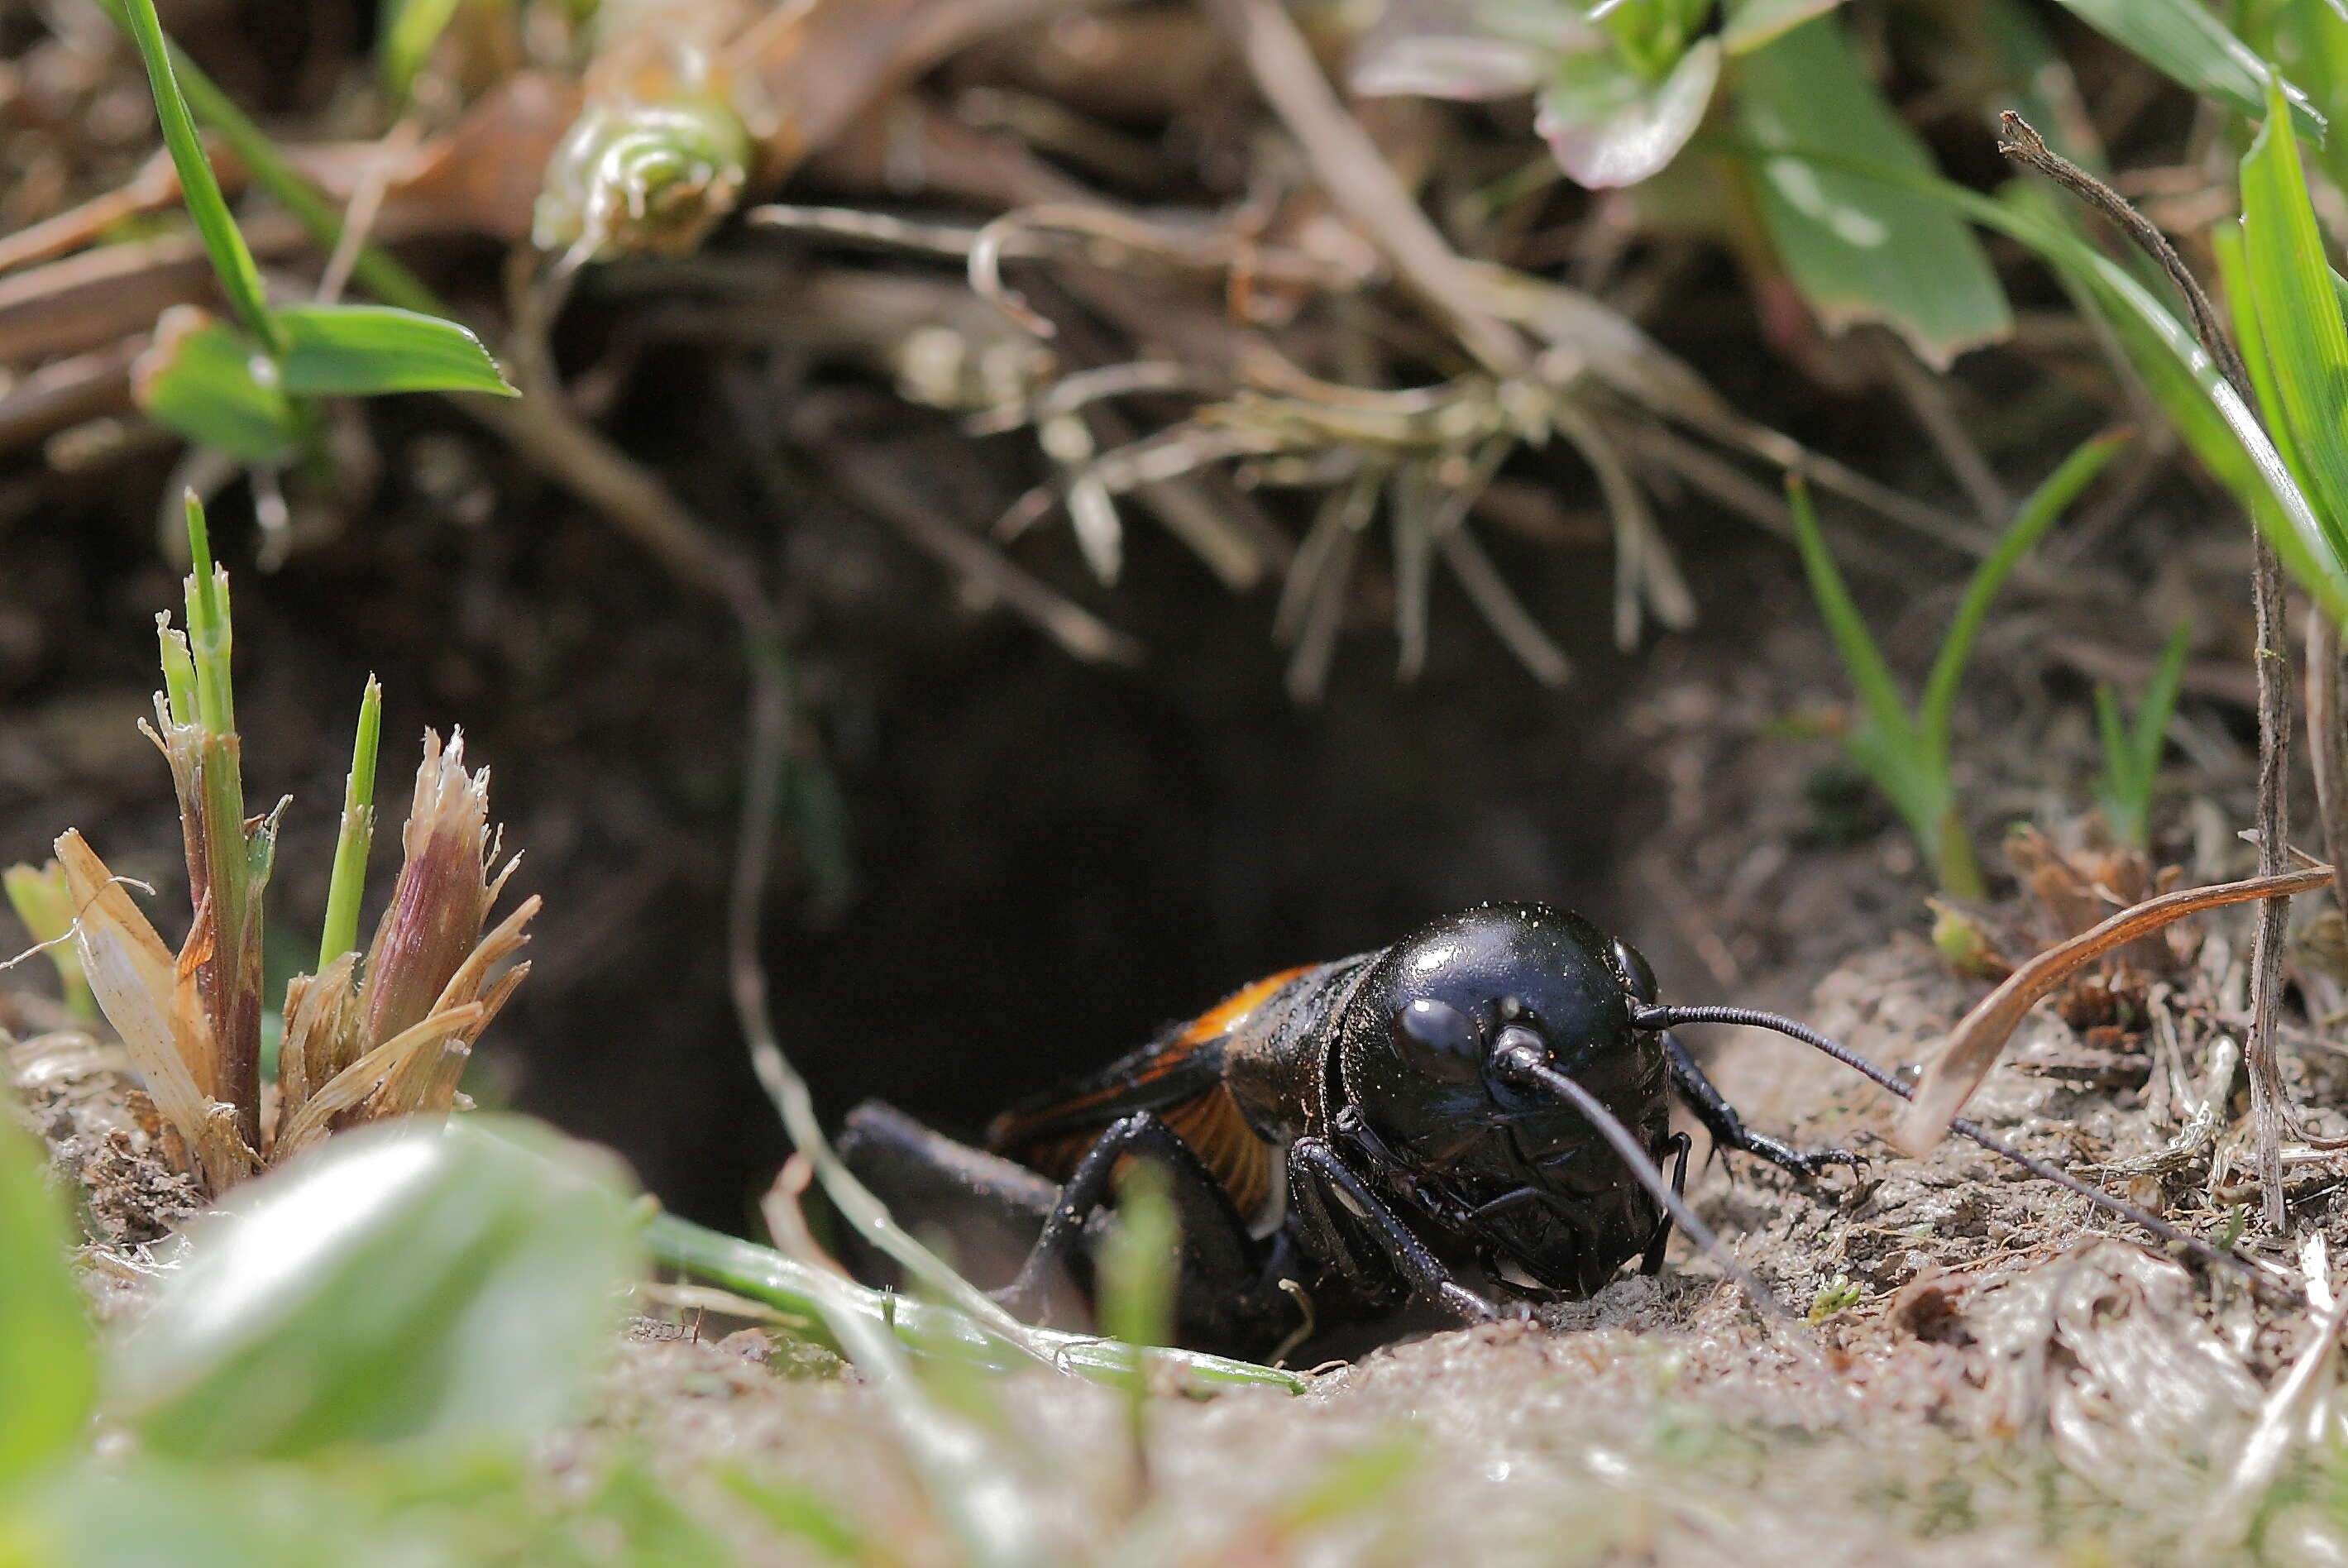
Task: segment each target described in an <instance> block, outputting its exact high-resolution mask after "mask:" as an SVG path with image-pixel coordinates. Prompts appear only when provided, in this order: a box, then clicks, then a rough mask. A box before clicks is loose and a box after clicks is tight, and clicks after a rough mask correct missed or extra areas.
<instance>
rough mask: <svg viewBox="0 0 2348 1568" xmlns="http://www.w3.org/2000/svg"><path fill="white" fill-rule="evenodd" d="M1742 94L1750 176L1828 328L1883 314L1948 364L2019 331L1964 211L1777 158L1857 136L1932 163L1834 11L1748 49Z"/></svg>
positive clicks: (1920, 164) (1787, 259) (1888, 159)
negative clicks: (1756, 154) (1862, 65)
mask: <svg viewBox="0 0 2348 1568" xmlns="http://www.w3.org/2000/svg"><path fill="white" fill-rule="evenodd" d="M1735 98H1736V111H1737V116H1738V119H1739V120H1740V122H1741V123H1742V124H1743V126H1744V128H1745V131H1746V136H1747V137H1748V138H1749V139H1751V141H1752V142H1753V143H1754V144H1755V145H1756V146H1757V147H1759V148H1760V149H1761V150H1762V152H1761V156H1760V158H1759V159H1758V160H1757V161H1756V164H1755V166H1754V180H1753V186H1754V190H1755V192H1756V197H1757V199H1758V201H1759V203H1760V208H1761V215H1762V220H1763V222H1764V223H1765V224H1766V226H1767V228H1768V231H1769V236H1770V239H1771V242H1773V243H1774V244H1775V245H1776V250H1777V254H1778V257H1779V259H1780V260H1782V261H1783V262H1784V263H1785V264H1786V270H1787V273H1789V274H1790V275H1791V276H1792V278H1793V281H1794V284H1795V286H1796V287H1797V288H1798V289H1800V290H1801V293H1802V297H1803V298H1804V299H1805V300H1807V301H1808V302H1809V305H1810V308H1811V309H1812V310H1814V311H1816V312H1817V313H1818V318H1819V319H1820V321H1822V322H1823V323H1824V324H1825V325H1827V327H1828V330H1830V331H1839V330H1841V329H1842V328H1843V327H1845V326H1847V325H1850V324H1852V323H1854V322H1860V321H1879V322H1882V323H1884V324H1886V325H1890V326H1891V327H1893V328H1894V329H1896V330H1897V331H1898V332H1899V333H1900V335H1902V336H1903V337H1905V338H1907V339H1908V341H1909V343H1910V345H1911V346H1914V348H1915V350H1916V352H1917V353H1918V354H1919V355H1920V356H1922V357H1923V358H1924V359H1925V360H1927V361H1928V362H1930V363H1931V364H1932V365H1935V366H1941V367H1944V368H1945V367H1946V366H1947V365H1948V364H1949V362H1950V361H1951V360H1952V359H1953V358H1954V357H1955V356H1957V355H1959V354H1961V353H1962V352H1963V351H1964V350H1966V349H1968V348H1972V347H1976V346H1980V345H1982V344H1984V343H1991V342H1994V341H1996V340H1998V339H2000V338H2003V337H2004V336H2005V335H2007V334H2008V333H2009V332H2011V331H2012V330H2013V315H2012V314H2011V313H2010V312H2009V311H2008V310H2007V308H2006V304H2005V294H2004V291H2003V289H2001V288H2000V287H1999V286H1998V281H1997V274H1996V273H1995V272H1994V271H1993V269H1992V268H1991V266H1990V263H1989V257H1988V256H1987V254H1986V253H1983V252H1982V247H1981V243H1980V242H1979V241H1977V240H1976V239H1975V238H1974V237H1973V234H1972V231H1971V230H1970V229H1968V228H1967V227H1966V226H1965V225H1964V223H1963V222H1961V221H1960V220H1959V219H1958V218H1957V217H1956V216H1955V215H1954V214H1952V213H1951V212H1949V211H1947V210H1946V209H1944V208H1942V207H1941V206H1940V205H1939V204H1938V203H1936V202H1934V201H1931V200H1929V199H1927V198H1924V197H1921V196H1918V195H1914V194H1911V193H1910V192H1908V191H1902V190H1899V189H1897V188H1895V187H1893V186H1890V185H1887V184H1885V183H1884V182H1882V181H1869V180H1852V179H1850V178H1848V177H1847V176H1844V175H1841V174H1838V173H1835V172H1833V171H1831V170H1826V169H1824V168H1822V167H1820V166H1819V165H1818V163H1816V162H1815V161H1812V160H1807V159H1802V158H1797V157H1786V156H1780V154H1781V153H1783V152H1784V151H1786V150H1790V149H1796V148H1807V147H1844V146H1858V147H1863V148H1866V149H1867V150H1868V151H1869V156H1870V157H1871V158H1873V159H1875V160H1879V161H1881V162H1883V163H1886V164H1888V165H1890V166H1893V167H1897V168H1900V169H1903V170H1907V171H1909V172H1910V173H1912V174H1916V175H1920V176H1929V175H1931V172H1932V168H1933V165H1932V160H1931V153H1930V152H1928V151H1927V150H1925V148H1924V145H1923V143H1922V142H1921V141H1919V140H1918V139H1917V138H1916V135H1915V133H1914V132H1913V131H1911V130H1910V129H1908V127H1907V126H1906V125H1905V124H1903V123H1902V122H1901V121H1900V118H1899V117H1898V116H1897V115H1895V114H1893V113H1892V111H1891V109H1890V106H1889V105H1887V104H1886V103H1885V102H1884V101H1883V96H1882V94H1881V93H1880V92H1879V90H1878V89H1877V88H1876V86H1875V84H1874V83H1873V82H1871V81H1869V79H1868V78H1867V76H1866V75H1865V73H1863V72H1862V71H1861V70H1860V69H1859V63H1858V62H1857V61H1856V60H1855V59H1853V58H1852V57H1851V53H1850V48H1849V45H1848V44H1847V43H1846V42H1845V41H1844V38H1843V34H1842V29H1841V26H1840V25H1839V23H1838V21H1837V19H1836V18H1834V17H1832V16H1822V17H1820V18H1818V20H1816V21H1812V22H1807V23H1805V24H1803V25H1802V26H1798V27H1795V28H1793V29H1792V30H1790V31H1788V32H1787V33H1786V34H1784V35H1783V36H1780V37H1778V38H1777V39H1776V41H1775V42H1773V43H1771V44H1770V45H1769V46H1767V47H1766V48H1761V49H1756V50H1755V51H1754V52H1753V53H1752V54H1750V55H1747V56H1746V57H1745V59H1744V61H1743V64H1742V68H1741V69H1740V70H1739V71H1738V73H1737V78H1736V83H1735Z"/></svg>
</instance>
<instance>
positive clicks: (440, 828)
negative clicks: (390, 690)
mask: <svg viewBox="0 0 2348 1568" xmlns="http://www.w3.org/2000/svg"><path fill="white" fill-rule="evenodd" d="M400 846H401V848H402V849H403V850H404V851H406V854H407V861H406V862H405V863H404V864H403V865H402V866H401V867H400V870H399V882H398V883H397V885H396V886H395V887H394V888H393V890H392V894H391V907H390V908H389V909H386V911H385V912H384V915H383V921H382V923H380V924H379V925H377V926H376V934H375V942H374V944H373V945H371V946H370V947H369V948H368V949H367V959H366V988H365V993H364V1002H363V1018H364V1023H363V1025H362V1030H363V1033H364V1036H365V1037H366V1039H369V1040H373V1041H382V1040H387V1039H389V1038H390V1037H392V1036H394V1035H396V1034H398V1033H399V1032H400V1031H401V1030H403V1029H406V1028H407V1027H409V1026H412V1025H414V1024H416V1023H417V1022H418V1021H419V1020H421V1019H422V1018H423V1017H424V1016H425V1015H426V1014H427V1013H429V1012H431V1011H432V1007H433V1004H434V1003H435V1002H436V1001H438V998H439V996H440V994H441V992H442V991H443V990H445V989H446V988H447V987H448V982H449V981H450V980H451V979H452V978H454V977H455V975H457V973H458V970H459V969H460V968H461V967H462V966H463V965H464V964H465V962H466V960H467V959H469V957H471V956H472V954H473V946H474V944H476V943H478V942H479V940H480V937H481V927H482V925H483V923H485V922H486V921H487V920H488V918H489V906H490V904H492V903H495V902H496V900H497V895H498V892H499V889H500V888H502V887H503V886H504V885H505V879H506V878H507V877H508V876H509V875H510V874H512V871H513V867H514V864H515V863H516V862H514V861H509V862H507V865H506V867H505V869H504V870H503V871H501V872H499V873H498V875H497V877H496V878H495V880H491V879H490V877H489V874H488V871H487V861H488V857H489V853H490V851H491V849H492V845H491V843H490V840H489V769H486V768H484V769H481V770H480V772H479V773H477V774H473V775H470V776H469V775H467V773H466V772H465V737H464V733H463V731H461V730H459V731H457V732H455V733H453V734H452V735H450V737H449V738H448V748H447V749H446V750H443V749H442V748H441V745H440V738H439V736H438V735H437V734H435V733H433V732H432V731H429V730H427V731H426V732H425V736H424V761H423V764H422V766H421V767H419V768H417V770H416V797H415V802H414V804H413V805H412V806H411V807H410V808H409V810H408V816H407V826H406V827H405V828H403V829H401V830H400Z"/></svg>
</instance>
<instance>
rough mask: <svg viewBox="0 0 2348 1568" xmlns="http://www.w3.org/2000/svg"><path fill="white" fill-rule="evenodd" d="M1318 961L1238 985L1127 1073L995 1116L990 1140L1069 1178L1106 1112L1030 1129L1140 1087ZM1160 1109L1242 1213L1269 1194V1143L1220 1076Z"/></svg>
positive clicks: (1003, 1150)
mask: <svg viewBox="0 0 2348 1568" xmlns="http://www.w3.org/2000/svg"><path fill="white" fill-rule="evenodd" d="M1311 968H1313V965H1309V964H1304V965H1298V966H1297V967H1295V968H1293V969H1283V970H1282V971H1281V972H1280V973H1279V974H1277V975H1266V976H1265V977H1264V978H1262V979H1261V980H1258V981H1256V982H1254V983H1253V984H1251V985H1243V986H1241V988H1240V989H1239V990H1237V991H1234V992H1232V993H1231V995H1229V996H1227V997H1225V998H1224V999H1223V1000H1222V1001H1220V1002H1218V1003H1217V1004H1215V1006H1212V1007H1210V1008H1209V1009H1208V1010H1207V1011H1206V1012H1204V1013H1201V1014H1200V1015H1199V1016H1197V1017H1196V1018H1193V1019H1191V1020H1190V1022H1189V1023H1188V1024H1186V1025H1184V1026H1182V1027H1181V1028H1180V1029H1179V1030H1178V1031H1176V1032H1175V1033H1174V1034H1173V1035H1172V1036H1171V1037H1169V1038H1168V1039H1167V1041H1166V1043H1165V1044H1163V1045H1161V1046H1159V1047H1158V1048H1157V1049H1156V1050H1154V1051H1152V1052H1150V1053H1149V1055H1148V1057H1146V1058H1144V1059H1143V1060H1142V1061H1141V1062H1139V1063H1138V1064H1137V1065H1136V1066H1135V1068H1133V1070H1132V1072H1131V1074H1130V1075H1129V1076H1128V1077H1126V1078H1123V1079H1121V1080H1119V1081H1117V1082H1115V1083H1111V1084H1107V1085H1105V1086H1103V1087H1102V1088H1098V1089H1096V1090H1094V1091H1092V1092H1091V1093H1088V1094H1085V1095H1080V1096H1077V1097H1076V1098H1074V1099H1064V1100H1060V1101H1058V1102H1056V1103H1055V1104H1052V1105H1049V1106H1045V1107H1043V1108H1041V1109H1037V1110H1034V1111H1030V1112H1026V1113H1025V1114H1018V1113H1014V1114H1006V1115H1004V1116H1000V1117H997V1118H996V1119H995V1120H994V1125H993V1126H991V1127H989V1128H988V1129H987V1132H986V1143H987V1147H988V1148H989V1149H992V1150H995V1151H996V1152H998V1153H1004V1154H1009V1155H1011V1156H1012V1157H1013V1158H1014V1159H1016V1160H1018V1161H1020V1162H1021V1163H1023V1164H1025V1165H1026V1166H1028V1167H1030V1168H1031V1169H1033V1170H1035V1171H1041V1172H1042V1173H1043V1174H1045V1175H1046V1176H1050V1177H1053V1178H1055V1179H1056V1180H1059V1181H1066V1179H1067V1177H1068V1175H1069V1173H1070V1172H1071V1171H1075V1170H1076V1164H1077V1162H1078V1161H1081V1160H1083V1159H1084V1157H1085V1154H1086V1150H1090V1149H1091V1148H1092V1146H1093V1142H1094V1140H1096V1139H1097V1138H1098V1137H1099V1136H1100V1131H1101V1129H1102V1128H1103V1127H1105V1126H1107V1120H1108V1119H1107V1117H1106V1116H1104V1117H1103V1118H1102V1119H1100V1120H1099V1121H1098V1122H1097V1123H1096V1124H1094V1125H1090V1126H1083V1127H1078V1128H1076V1129H1073V1130H1064V1131H1060V1132H1056V1133H1054V1134H1052V1135H1049V1136H1046V1137H1042V1138H1039V1139H1037V1140H1035V1141H1034V1142H1032V1143H1030V1142H1028V1141H1027V1140H1028V1138H1029V1137H1030V1136H1032V1132H1031V1130H1036V1129H1040V1128H1042V1127H1045V1126H1047V1125H1054V1124H1057V1125H1060V1126H1063V1127H1065V1126H1066V1122H1067V1120H1068V1119H1069V1118H1070V1117H1072V1116H1076V1117H1081V1116H1082V1115H1083V1113H1084V1111H1085V1110H1086V1109H1087V1108H1088V1107H1092V1106H1096V1105H1106V1104H1110V1103H1114V1102H1116V1101H1117V1100H1119V1099H1122V1098H1123V1097H1124V1096H1126V1095H1128V1094H1129V1093H1130V1092H1131V1090H1132V1089H1133V1088H1135V1087H1136V1086H1138V1085H1141V1084H1147V1083H1148V1082H1150V1081H1151V1080H1152V1079H1154V1078H1160V1077H1162V1076H1164V1075H1165V1074H1166V1073H1168V1072H1170V1071H1171V1070H1172V1069H1173V1068H1175V1067H1176V1066H1177V1065H1179V1063H1180V1062H1181V1061H1182V1060H1183V1059H1184V1058H1186V1057H1189V1055H1190V1053H1192V1052H1193V1051H1196V1050H1198V1049H1199V1048H1200V1047H1203V1046H1206V1045H1208V1044H1210V1043H1211V1042H1213V1041H1215V1040H1218V1039H1220V1038H1221V1037H1224V1036H1225V1035H1228V1034H1230V1033H1231V1031H1232V1030H1233V1029H1236V1028H1238V1027H1239V1026H1241V1024H1242V1023H1244V1022H1245V1021H1246V1019H1247V1016H1248V1015H1249V1014H1251V1013H1252V1012H1254V1011H1255V1009H1256V1008H1257V1007H1258V1006H1262V1003H1263V1001H1264V999H1265V998H1266V997H1268V996H1270V995H1272V993H1274V992H1275V991H1278V990H1279V989H1280V988H1281V987H1282V985H1287V984H1288V983H1289V982H1290V981H1291V980H1293V979H1295V978H1296V977H1297V976H1298V975H1302V974H1304V973H1305V972H1306V971H1307V970H1309V969H1311ZM1157 1110H1158V1116H1159V1119H1160V1120H1162V1121H1164V1122H1165V1123H1166V1125H1167V1126H1168V1127H1169V1128H1170V1129H1171V1130H1173V1132H1174V1135H1175V1136H1176V1137H1178V1138H1179V1139H1181V1140H1182V1141H1183V1142H1184V1143H1185V1144H1187V1145H1189V1149H1190V1151H1191V1152H1192V1153H1194V1154H1196V1155H1197V1156H1198V1157H1199V1162H1200V1164H1201V1165H1204V1166H1205V1167H1206V1168H1207V1170H1208V1171H1209V1172H1210V1173H1211V1174H1212V1175H1213V1176H1214V1178H1215V1180H1216V1181H1218V1182H1220V1183H1221V1185H1222V1188H1223V1190H1224V1191H1226V1192H1228V1193H1230V1194H1231V1202H1232V1205H1233V1207H1235V1208H1237V1209H1238V1210H1239V1212H1241V1214H1242V1215H1249V1216H1252V1215H1253V1214H1254V1213H1255V1212H1257V1211H1258V1210H1260V1209H1261V1208H1262V1206H1263V1205H1264V1203H1266V1202H1269V1201H1270V1199H1271V1196H1272V1146H1271V1145H1270V1144H1268V1143H1266V1142H1265V1141H1264V1140H1262V1138H1260V1137H1258V1136H1257V1135H1256V1131H1255V1130H1254V1129H1253V1128H1251V1127H1250V1126H1249V1125H1248V1121H1247V1118H1246V1117H1245V1116H1244V1115H1243V1114H1241V1110H1240V1107H1239V1102H1238V1101H1237V1100H1235V1099H1232V1098H1231V1091H1230V1090H1229V1089H1227V1088H1224V1087H1223V1086H1222V1085H1221V1084H1220V1083H1217V1084H1215V1085H1213V1086H1212V1087H1210V1088H1207V1089H1205V1090H1203V1091H1201V1092H1200V1093H1198V1094H1194V1095H1192V1096H1190V1097H1189V1099H1183V1100H1178V1101H1176V1102H1174V1103H1173V1104H1170V1105H1165V1106H1160V1107H1158V1108H1157Z"/></svg>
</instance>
